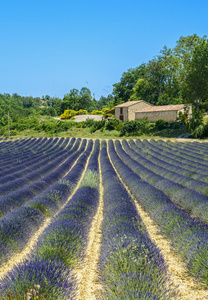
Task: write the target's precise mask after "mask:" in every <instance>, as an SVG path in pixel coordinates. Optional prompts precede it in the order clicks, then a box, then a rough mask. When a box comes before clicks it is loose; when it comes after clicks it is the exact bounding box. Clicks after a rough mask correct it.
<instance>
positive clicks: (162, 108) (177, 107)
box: [136, 104, 184, 113]
mask: <svg viewBox="0 0 208 300" xmlns="http://www.w3.org/2000/svg"><path fill="white" fill-rule="evenodd" d="M183 108H184V104H177V105H162V106H150V107H146V108H144V109H142V110H138V111H136V113H140V112H155V111H174V110H180V109H183Z"/></svg>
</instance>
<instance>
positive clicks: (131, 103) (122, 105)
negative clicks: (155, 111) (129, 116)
mask: <svg viewBox="0 0 208 300" xmlns="http://www.w3.org/2000/svg"><path fill="white" fill-rule="evenodd" d="M142 101H143V102H145V101H144V100H138V101H128V102H125V103H122V104H119V105H116V106H115V108H116V107H129V106H132V105H134V104H137V103H139V102H142ZM150 105H151V104H150Z"/></svg>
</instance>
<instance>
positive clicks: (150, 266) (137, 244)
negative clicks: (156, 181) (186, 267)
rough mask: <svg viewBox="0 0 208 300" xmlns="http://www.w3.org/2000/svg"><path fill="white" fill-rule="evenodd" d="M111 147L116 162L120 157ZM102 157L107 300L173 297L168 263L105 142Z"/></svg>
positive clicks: (103, 269)
mask: <svg viewBox="0 0 208 300" xmlns="http://www.w3.org/2000/svg"><path fill="white" fill-rule="evenodd" d="M109 150H110V156H111V158H112V160H113V164H116V162H117V158H116V157H115V156H112V151H111V149H109ZM100 160H101V173H102V182H103V189H104V192H103V201H104V209H103V223H102V243H101V244H102V246H101V252H100V259H99V273H100V276H99V278H100V282H101V284H102V286H103V293H102V294H103V299H144V300H145V299H155V300H156V299H163V300H164V299H172V297H174V296H176V293H175V291H174V290H173V289H172V290H170V286H171V282H170V281H169V278H168V276H167V266H166V264H165V262H164V259H163V257H162V256H161V253H160V251H159V250H158V248H157V247H156V246H155V244H154V243H153V242H152V241H151V240H150V238H149V236H148V233H147V231H146V229H145V226H144V224H143V222H142V219H141V217H140V216H139V215H138V212H137V209H136V206H135V202H134V200H133V199H132V197H131V196H130V195H129V193H128V192H127V190H126V189H125V187H124V185H123V184H122V183H121V181H120V180H119V178H118V176H117V174H116V172H115V170H114V168H113V166H112V164H111V162H110V160H109V157H108V154H107V148H106V142H105V141H103V142H102V149H101V158H100ZM126 176H127V177H128V176H129V173H127V174H126Z"/></svg>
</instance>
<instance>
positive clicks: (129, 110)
mask: <svg viewBox="0 0 208 300" xmlns="http://www.w3.org/2000/svg"><path fill="white" fill-rule="evenodd" d="M153 106H154V105H152V104H150V103H148V102H146V101H144V100H138V101H128V102H125V103H122V104H119V105H117V106H115V117H116V119H119V120H121V121H123V122H125V121H127V120H129V121H133V120H135V112H136V111H140V110H142V109H144V108H147V107H153Z"/></svg>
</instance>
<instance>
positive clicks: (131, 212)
mask: <svg viewBox="0 0 208 300" xmlns="http://www.w3.org/2000/svg"><path fill="white" fill-rule="evenodd" d="M92 146H93V143H92V141H90V142H89V143H88V148H87V149H86V151H85V152H84V153H83V155H82V156H81V157H80V158H79V160H78V161H77V163H76V164H75V166H74V167H73V168H72V170H71V171H70V172H69V173H68V175H66V176H65V177H64V178H63V179H62V180H61V182H59V183H57V184H55V185H54V186H53V190H52V191H51V192H53V197H54V198H53V197H51V195H50V197H49V195H48V194H46V195H45V196H46V197H43V198H41V199H39V200H38V201H32V202H35V203H39V204H40V205H42V204H44V205H45V204H46V205H47V209H49V210H50V211H52V212H53V215H54V214H55V211H53V210H54V207H53V205H54V203H55V202H56V201H55V198H56V200H58V199H59V201H62V202H63V201H64V202H66V201H67V200H66V201H65V200H64V198H66V197H69V196H70V195H71V187H72V185H73V183H74V182H75V179H74V177H73V176H75V177H76V176H77V173H80V174H81V173H82V172H83V168H84V166H85V165H86V162H87V158H88V157H89V162H88V167H87V170H86V172H85V174H84V177H83V180H82V181H81V184H80V186H79V188H78V189H77V191H76V192H75V193H74V195H73V196H72V197H71V199H70V201H68V202H67V204H66V205H65V206H64V208H62V209H61V211H60V212H59V213H58V214H57V215H55V217H54V218H52V220H51V223H50V225H49V226H48V227H47V229H46V230H45V231H44V232H43V234H42V235H41V236H40V237H39V239H38V243H37V245H36V247H35V248H34V249H33V251H32V253H31V255H30V256H29V257H28V258H27V259H26V260H25V261H24V262H23V263H22V264H20V265H19V266H16V267H15V268H14V269H13V270H12V271H11V272H10V273H9V274H7V276H6V277H4V278H3V279H2V280H1V282H0V286H1V289H0V294H1V296H2V299H9V297H12V299H33V297H37V298H36V299H62V300H64V299H76V297H77V294H76V291H77V287H78V285H79V282H78V281H77V279H76V277H74V275H73V270H74V268H76V267H77V266H78V265H79V264H83V263H84V255H85V249H86V246H87V237H88V233H89V230H90V227H91V222H92V219H93V217H94V215H95V213H96V211H97V207H98V203H99V164H98V155H99V146H100V145H99V141H96V142H95V144H94V149H93V152H92V154H91V155H90V152H91V151H92ZM100 165H101V175H102V183H103V189H104V193H103V200H104V209H103V213H104V221H103V223H102V228H101V231H102V246H101V253H100V259H99V266H98V268H99V274H100V282H101V283H102V286H103V290H102V296H103V299H118V298H119V299H127V298H130V299H138V298H139V299H155V300H156V299H158V300H159V299H161V300H162V299H163V300H164V299H171V297H174V296H175V295H176V294H175V291H173V290H172V291H170V289H169V287H170V285H171V283H170V282H169V279H168V277H167V266H166V265H165V262H164V260H163V257H162V256H161V254H160V252H159V250H158V249H157V247H156V246H155V245H154V243H153V242H152V241H151V240H150V238H149V237H148V234H147V232H146V230H145V227H144V225H143V222H142V220H141V218H140V216H139V215H138V213H137V210H136V206H135V203H134V200H133V199H132V198H131V197H130V195H129V194H128V192H127V190H126V189H125V188H124V186H123V184H122V183H121V182H120V180H119V178H118V176H117V175H116V172H115V170H114V168H113V166H112V164H111V162H110V160H109V158H108V154H107V148H106V142H102V150H101V155H100ZM76 180H77V179H76ZM60 193H61V194H60ZM55 196H56V197H55ZM68 199H69V198H68ZM56 204H57V203H56ZM21 214H22V212H21V211H19V215H21ZM23 234H24V235H25V233H22V235H23ZM18 242H19V243H21V242H22V241H20V240H18Z"/></svg>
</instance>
